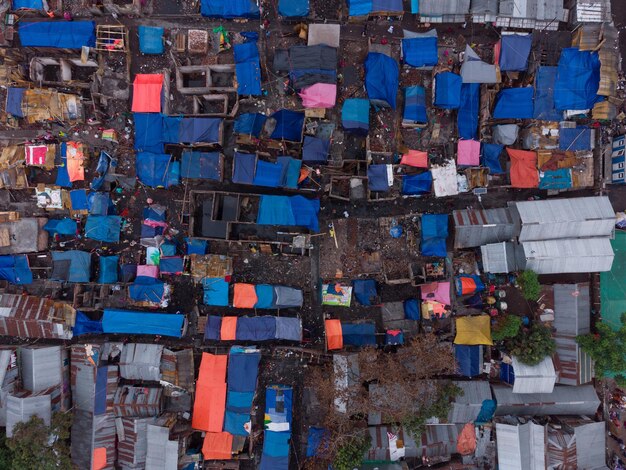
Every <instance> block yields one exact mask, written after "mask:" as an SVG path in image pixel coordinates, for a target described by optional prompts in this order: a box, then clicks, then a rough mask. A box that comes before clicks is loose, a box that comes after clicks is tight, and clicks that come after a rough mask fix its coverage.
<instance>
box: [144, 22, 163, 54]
mask: <svg viewBox="0 0 626 470" xmlns="http://www.w3.org/2000/svg"><path fill="white" fill-rule="evenodd" d="M138 29H139V51H140V52H142V53H143V54H163V50H164V48H163V28H158V27H156V26H143V25H140V26H139V28H138Z"/></svg>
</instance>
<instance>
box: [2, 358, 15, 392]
mask: <svg viewBox="0 0 626 470" xmlns="http://www.w3.org/2000/svg"><path fill="white" fill-rule="evenodd" d="M12 352H13V351H12V350H11V349H0V387H2V384H3V383H4V377H5V376H6V373H7V368H8V367H9V362H10V361H11V353H12Z"/></svg>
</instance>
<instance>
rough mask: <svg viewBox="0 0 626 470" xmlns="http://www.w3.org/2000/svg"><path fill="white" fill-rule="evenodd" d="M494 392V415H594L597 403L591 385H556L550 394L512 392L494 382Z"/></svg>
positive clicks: (598, 402) (596, 396) (596, 397)
mask: <svg viewBox="0 0 626 470" xmlns="http://www.w3.org/2000/svg"><path fill="white" fill-rule="evenodd" d="M493 395H494V398H495V400H496V401H497V402H498V407H497V408H496V416H505V415H514V416H549V415H557V416H558V415H582V416H593V415H594V414H595V413H596V410H597V409H598V406H600V400H599V398H598V395H597V394H596V391H595V389H594V388H593V386H592V385H581V386H578V387H567V386H565V385H557V386H555V387H554V391H553V392H552V393H513V389H511V388H510V387H507V386H505V385H494V386H493Z"/></svg>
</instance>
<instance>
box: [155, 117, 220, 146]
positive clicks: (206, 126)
mask: <svg viewBox="0 0 626 470" xmlns="http://www.w3.org/2000/svg"><path fill="white" fill-rule="evenodd" d="M170 119H171V118H169V117H163V122H164V126H165V121H166V120H167V121H169V120H170ZM221 124H222V120H221V119H219V118H187V117H186V118H182V119H181V120H180V127H179V129H178V140H166V141H165V142H166V143H172V144H177V143H182V144H195V143H198V142H203V143H208V144H214V143H217V142H219V140H220V126H221Z"/></svg>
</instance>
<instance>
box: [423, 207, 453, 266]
mask: <svg viewBox="0 0 626 470" xmlns="http://www.w3.org/2000/svg"><path fill="white" fill-rule="evenodd" d="M447 237H448V216H447V215H446V214H424V215H423V216H422V247H421V251H422V255H424V256H439V257H442V258H443V257H445V256H446V254H447V252H446V238H447Z"/></svg>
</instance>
